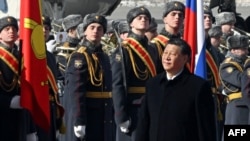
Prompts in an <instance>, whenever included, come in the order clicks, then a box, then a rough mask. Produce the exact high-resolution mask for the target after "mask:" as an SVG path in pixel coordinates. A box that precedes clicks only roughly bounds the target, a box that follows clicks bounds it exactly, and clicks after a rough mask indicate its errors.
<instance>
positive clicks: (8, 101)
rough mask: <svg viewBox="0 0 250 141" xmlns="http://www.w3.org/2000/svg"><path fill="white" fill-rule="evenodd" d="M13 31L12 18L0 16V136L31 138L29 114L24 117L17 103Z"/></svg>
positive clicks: (7, 139)
mask: <svg viewBox="0 0 250 141" xmlns="http://www.w3.org/2000/svg"><path fill="white" fill-rule="evenodd" d="M17 33H18V24H17V20H16V19H15V18H14V17H11V16H7V17H3V18H1V19H0V56H1V57H0V100H1V106H0V113H1V116H0V132H1V135H0V138H1V140H4V141H24V140H26V141H33V140H34V139H36V135H35V127H34V126H30V125H33V124H32V122H31V117H30V115H27V116H29V117H27V116H24V115H26V114H27V113H28V112H27V111H26V110H24V109H23V108H22V107H21V106H20V95H19V93H20V92H19V91H20V89H19V87H20V82H19V71H20V70H18V68H19V60H20V52H19V50H18V47H17V46H16V45H15V41H16V40H17V38H18V34H17ZM24 118H25V119H30V120H29V121H26V120H25V119H24ZM26 129H27V131H26ZM24 130H25V131H24ZM20 133H21V134H20ZM26 135H27V136H26ZM26 137H27V138H26Z"/></svg>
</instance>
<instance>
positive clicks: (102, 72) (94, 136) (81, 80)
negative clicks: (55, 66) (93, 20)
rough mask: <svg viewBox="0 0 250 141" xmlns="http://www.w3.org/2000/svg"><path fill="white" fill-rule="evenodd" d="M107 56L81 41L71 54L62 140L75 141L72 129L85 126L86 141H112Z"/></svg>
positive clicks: (108, 62) (112, 129)
mask: <svg viewBox="0 0 250 141" xmlns="http://www.w3.org/2000/svg"><path fill="white" fill-rule="evenodd" d="M111 80H112V75H111V66H110V61H109V57H108V55H107V54H105V53H104V52H103V50H102V46H101V45H100V46H94V45H93V44H92V43H90V42H89V41H87V40H84V41H83V42H82V43H81V44H80V47H78V49H77V50H76V51H75V52H73V53H72V55H71V56H70V58H69V61H68V63H67V69H66V74H65V95H64V101H65V105H66V107H65V121H66V127H67V133H66V135H65V141H69V140H70V141H76V140H79V139H77V138H76V136H75V134H74V131H73V127H74V126H79V125H82V126H83V125H85V126H86V136H85V139H86V141H114V140H115V131H114V130H115V122H114V120H113V119H114V118H113V115H114V114H113V113H114V112H113V104H112V99H111V89H112V84H111Z"/></svg>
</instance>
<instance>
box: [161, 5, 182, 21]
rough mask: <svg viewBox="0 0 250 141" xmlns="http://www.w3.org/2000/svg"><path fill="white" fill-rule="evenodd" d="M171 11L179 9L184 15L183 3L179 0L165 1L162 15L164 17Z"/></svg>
mask: <svg viewBox="0 0 250 141" xmlns="http://www.w3.org/2000/svg"><path fill="white" fill-rule="evenodd" d="M171 11H181V12H182V13H183V16H185V5H184V4H183V3H182V2H179V1H170V2H167V3H166V4H165V6H164V11H163V15H162V17H163V18H164V17H166V15H168V13H169V12H171Z"/></svg>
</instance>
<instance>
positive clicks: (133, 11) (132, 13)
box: [127, 6, 151, 24]
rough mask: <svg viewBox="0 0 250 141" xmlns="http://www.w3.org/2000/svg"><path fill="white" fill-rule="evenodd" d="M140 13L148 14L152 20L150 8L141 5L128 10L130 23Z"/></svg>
mask: <svg viewBox="0 0 250 141" xmlns="http://www.w3.org/2000/svg"><path fill="white" fill-rule="evenodd" d="M139 15H146V16H147V17H148V18H149V22H151V14H150V12H149V10H148V9H147V8H146V7H144V6H140V7H135V8H133V9H130V10H129V11H128V14H127V22H128V24H130V23H131V22H132V21H133V20H134V18H135V17H137V16H139Z"/></svg>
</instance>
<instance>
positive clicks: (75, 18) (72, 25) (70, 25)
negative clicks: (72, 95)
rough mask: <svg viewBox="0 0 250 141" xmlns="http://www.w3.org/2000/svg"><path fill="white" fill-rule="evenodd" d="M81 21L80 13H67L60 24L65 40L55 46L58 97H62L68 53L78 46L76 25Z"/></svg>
mask: <svg viewBox="0 0 250 141" xmlns="http://www.w3.org/2000/svg"><path fill="white" fill-rule="evenodd" d="M81 22H82V16H81V15H77V14H75V15H69V16H67V17H65V18H64V19H63V21H62V26H63V29H64V31H66V32H67V37H66V41H65V42H64V43H62V44H61V45H58V47H56V51H57V52H58V53H57V54H56V60H57V66H58V69H59V72H58V74H57V80H58V82H57V83H58V87H59V95H60V98H62V96H63V93H64V84H65V83H64V76H65V69H66V64H67V61H68V58H69V56H70V54H71V53H72V52H73V51H74V50H75V49H76V47H77V46H78V44H79V42H80V39H79V38H78V36H77V26H78V25H79V24H80V23H81ZM61 103H62V105H63V106H65V105H64V102H63V100H62V99H61Z"/></svg>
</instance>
